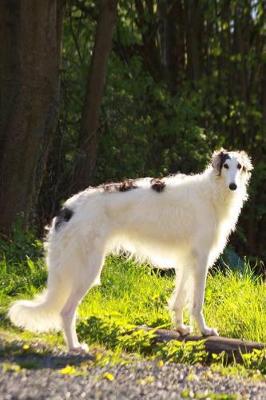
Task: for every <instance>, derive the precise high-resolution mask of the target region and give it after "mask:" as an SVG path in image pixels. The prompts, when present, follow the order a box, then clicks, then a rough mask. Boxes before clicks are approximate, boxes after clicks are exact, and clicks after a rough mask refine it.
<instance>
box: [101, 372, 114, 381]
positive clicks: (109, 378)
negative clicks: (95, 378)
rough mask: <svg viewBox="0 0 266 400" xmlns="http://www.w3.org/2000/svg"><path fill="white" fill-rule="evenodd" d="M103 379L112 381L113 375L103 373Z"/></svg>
mask: <svg viewBox="0 0 266 400" xmlns="http://www.w3.org/2000/svg"><path fill="white" fill-rule="evenodd" d="M103 378H105V379H107V380H108V381H113V380H114V379H115V377H114V375H113V374H111V373H110V372H105V373H104V374H103Z"/></svg>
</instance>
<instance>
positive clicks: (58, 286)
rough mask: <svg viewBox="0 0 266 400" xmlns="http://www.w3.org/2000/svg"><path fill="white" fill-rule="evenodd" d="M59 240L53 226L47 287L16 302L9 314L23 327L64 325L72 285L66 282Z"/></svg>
mask: <svg viewBox="0 0 266 400" xmlns="http://www.w3.org/2000/svg"><path fill="white" fill-rule="evenodd" d="M56 240H57V238H56V236H55V234H54V229H51V230H50V232H49V233H48V240H47V242H46V247H47V265H48V271H49V273H48V282H47V289H45V290H44V291H43V292H42V293H41V294H40V295H38V296H37V297H35V298H34V299H32V300H18V301H15V302H14V303H13V304H12V305H11V307H10V309H9V312H8V316H9V318H10V320H11V322H12V323H13V324H14V325H16V326H18V327H20V328H25V329H28V330H30V331H33V332H47V331H49V330H61V328H62V326H61V317H60V312H61V310H62V308H63V306H64V304H65V302H66V300H67V298H68V296H69V294H70V291H71V288H70V286H69V282H67V273H66V272H65V259H63V258H62V253H61V251H60V247H59V246H58V243H56Z"/></svg>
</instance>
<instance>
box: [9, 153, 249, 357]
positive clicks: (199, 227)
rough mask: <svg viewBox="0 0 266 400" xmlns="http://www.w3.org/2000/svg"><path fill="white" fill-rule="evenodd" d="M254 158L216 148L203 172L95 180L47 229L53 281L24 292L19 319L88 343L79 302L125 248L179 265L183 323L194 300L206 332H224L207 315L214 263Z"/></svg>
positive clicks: (177, 313)
mask: <svg viewBox="0 0 266 400" xmlns="http://www.w3.org/2000/svg"><path fill="white" fill-rule="evenodd" d="M251 170H252V164H251V161H250V159H249V157H248V156H247V154H246V153H245V152H243V151H241V152H236V151H232V152H227V151H226V150H224V149H221V150H220V151H216V152H215V153H214V154H213V156H212V160H211V163H210V164H209V165H208V166H207V168H206V169H205V170H204V171H203V172H202V173H201V174H197V175H174V176H170V177H166V178H162V179H151V178H144V179H138V180H134V181H133V180H128V181H124V182H122V183H113V184H106V185H102V186H99V187H97V188H89V189H87V190H85V191H83V192H80V193H78V194H76V195H75V196H73V197H71V198H70V199H68V200H67V201H66V202H65V204H64V206H63V208H62V210H61V211H60V213H59V215H58V216H57V217H55V218H54V219H53V221H52V224H51V227H50V230H49V233H48V237H47V243H46V246H47V265H48V289H47V290H46V291H45V292H44V293H43V294H42V295H41V296H40V297H39V298H36V299H34V300H32V301H23V300H19V301H17V302H15V303H14V304H13V305H12V306H11V308H10V310H9V317H10V319H11V321H12V322H13V323H14V324H15V325H17V326H20V327H24V328H26V329H29V330H32V331H47V330H50V329H62V330H63V332H64V335H65V339H66V343H67V346H68V349H69V350H71V351H73V350H82V349H83V346H82V345H81V344H80V343H79V341H78V338H77V334H76V327H75V325H76V309H77V306H78V304H79V302H80V301H81V300H82V298H83V296H84V295H85V294H86V292H87V291H88V289H90V288H91V287H92V286H93V285H95V284H97V283H99V282H100V274H101V270H102V266H103V263H104V259H105V256H106V255H107V254H109V253H111V252H113V251H114V250H115V251H117V250H121V249H122V250H123V251H126V252H129V253H131V254H134V255H135V256H136V257H139V258H140V259H142V260H143V259H144V260H148V261H149V262H150V263H151V264H153V265H155V266H157V267H160V268H175V270H176V288H175V291H174V294H173V296H172V299H171V300H170V309H171V310H172V312H173V315H174V322H175V324H176V329H177V330H178V331H179V333H180V334H181V335H185V334H188V333H190V331H191V329H190V327H189V326H186V325H184V324H183V309H184V308H185V307H188V308H189V310H190V314H191V316H192V317H193V318H194V319H195V321H196V323H197V325H198V327H199V329H200V331H201V332H202V334H203V335H206V336H208V335H218V333H217V331H216V329H214V328H209V327H208V326H207V325H206V323H205V319H204V315H203V311H202V310H203V303H204V291H205V282H206V275H207V271H208V268H209V267H211V266H212V265H213V263H214V261H215V260H216V259H217V257H218V256H219V254H220V253H221V252H222V251H223V249H224V247H225V245H226V242H227V239H228V236H229V234H230V232H231V231H232V230H234V229H235V225H236V222H237V219H238V216H239V213H240V210H241V208H242V205H243V202H244V201H245V200H246V199H247V190H246V189H247V184H248V181H249V177H250V171H251Z"/></svg>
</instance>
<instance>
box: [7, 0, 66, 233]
mask: <svg viewBox="0 0 266 400" xmlns="http://www.w3.org/2000/svg"><path fill="white" fill-rule="evenodd" d="M62 21H63V3H62V1H61V0H57V1H56V0H47V1H34V0H28V1H22V0H21V1H19V0H11V1H9V0H3V1H1V2H0V26H1V31H0V32H1V33H0V40H1V57H0V59H1V82H0V86H1V106H0V113H1V118H0V121H1V130H0V208H1V213H0V226H1V231H2V232H3V231H4V232H9V231H10V229H11V227H12V224H14V222H15V220H16V218H17V216H18V215H19V214H21V215H22V214H23V223H24V225H27V224H29V221H30V216H32V214H33V213H34V210H35V205H36V202H37V199H38V193H39V190H40V185H41V182H42V177H43V174H44V171H45V165H46V156H47V151H48V148H49V143H50V139H51V136H52V133H53V131H54V128H55V125H56V121H57V111H58V104H59V67H60V44H61V28H62Z"/></svg>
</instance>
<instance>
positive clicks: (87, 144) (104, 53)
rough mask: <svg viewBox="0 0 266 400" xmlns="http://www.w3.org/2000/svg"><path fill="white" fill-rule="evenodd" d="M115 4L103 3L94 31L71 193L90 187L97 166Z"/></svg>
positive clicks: (115, 10) (115, 11) (115, 2)
mask: <svg viewBox="0 0 266 400" xmlns="http://www.w3.org/2000/svg"><path fill="white" fill-rule="evenodd" d="M116 15H117V0H103V1H102V3H101V12H100V16H99V21H98V24H97V28H96V35H95V44H94V50H93V55H92V60H91V65H90V70H89V74H88V81H87V90H86V95H85V101H84V107H83V111H82V116H81V129H80V137H79V148H78V151H79V154H78V157H77V160H76V168H75V172H74V181H73V189H74V190H80V189H83V188H85V187H86V186H88V185H89V184H90V183H91V180H92V177H93V173H94V170H95V165H96V158H97V148H98V142H99V130H98V127H99V116H100V107H101V100H102V96H103V91H104V83H105V76H106V70H107V62H108V56H109V53H110V51H111V48H112V36H113V31H114V27H115V23H116Z"/></svg>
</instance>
